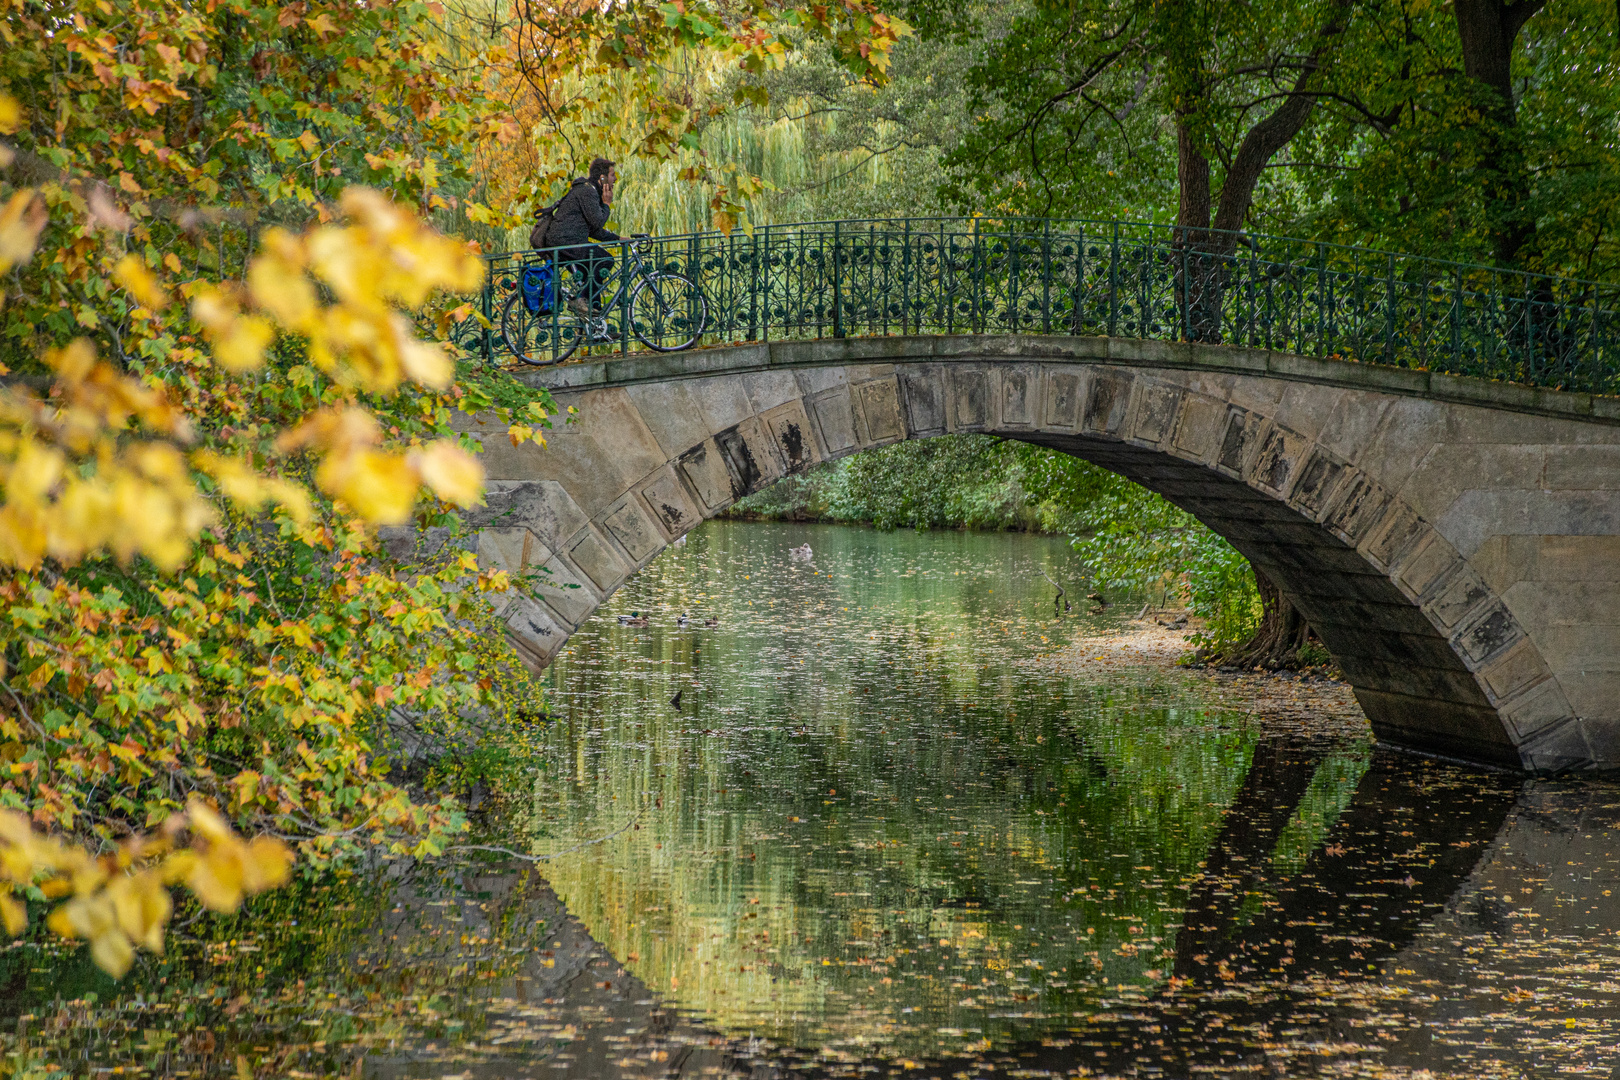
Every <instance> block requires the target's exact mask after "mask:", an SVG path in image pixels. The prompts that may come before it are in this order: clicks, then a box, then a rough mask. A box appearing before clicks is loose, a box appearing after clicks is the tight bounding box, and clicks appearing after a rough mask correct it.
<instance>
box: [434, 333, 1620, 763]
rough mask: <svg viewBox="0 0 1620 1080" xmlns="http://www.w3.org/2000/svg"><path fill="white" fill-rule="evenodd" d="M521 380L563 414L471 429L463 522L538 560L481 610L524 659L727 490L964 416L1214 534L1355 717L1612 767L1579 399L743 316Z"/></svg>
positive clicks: (1234, 359) (1615, 581)
mask: <svg viewBox="0 0 1620 1080" xmlns="http://www.w3.org/2000/svg"><path fill="white" fill-rule="evenodd" d="M525 377H526V378H528V379H530V380H532V381H534V382H535V383H537V384H539V385H545V386H547V387H548V388H550V389H551V390H552V391H553V393H554V394H555V395H556V396H557V398H558V401H559V403H562V404H566V405H573V406H575V407H576V408H578V410H579V414H580V420H579V422H578V423H576V424H573V425H569V426H566V427H563V426H559V428H558V430H556V431H554V432H553V433H552V434H551V435H550V437H549V446H548V447H547V448H546V449H544V450H540V449H538V448H535V447H533V446H527V445H526V446H524V447H520V448H513V447H512V446H511V445H510V442H509V441H508V440H507V439H506V438H505V435H504V431H491V432H490V437H488V438H486V439H484V445H485V454H484V458H485V465H486V468H487V470H488V473H489V477H490V486H489V493H488V506H487V508H486V509H485V510H483V511H481V512H480V513H479V515H478V517H477V519H476V524H477V525H478V526H479V527H480V532H479V534H478V538H477V545H478V551H479V554H480V558H481V561H482V562H484V563H485V564H486V565H491V566H495V567H501V568H505V569H508V570H512V571H519V570H531V571H532V570H537V569H541V568H543V569H544V574H543V575H542V577H543V579H545V580H547V581H549V582H550V583H551V584H550V585H547V586H541V587H538V588H535V589H532V590H529V591H527V592H525V593H523V594H521V595H515V596H514V597H513V598H512V599H511V600H510V601H509V605H510V606H509V608H508V610H507V611H506V612H505V615H506V618H507V625H508V627H509V630H510V632H511V634H512V636H513V639H514V641H515V642H516V643H517V645H518V648H519V650H520V652H521V653H522V654H523V655H524V657H525V658H526V659H527V660H528V661H529V662H531V663H533V664H535V665H536V666H541V665H544V664H546V663H548V662H549V661H550V659H551V658H552V657H553V656H555V655H556V653H557V652H558V650H560V649H561V647H562V645H563V643H564V642H565V641H566V640H567V637H568V635H569V634H570V633H572V631H573V630H574V629H576V628H577V627H578V626H579V625H580V624H581V623H582V622H583V621H584V620H585V619H586V618H588V617H589V616H590V614H591V613H592V612H593V611H594V610H595V609H596V608H597V606H599V605H600V604H601V603H602V602H603V601H605V600H606V599H607V597H608V596H610V595H612V593H613V592H614V591H615V590H617V589H618V588H619V586H620V585H622V584H623V583H624V581H626V580H627V579H628V578H629V577H630V576H631V575H632V574H634V573H635V572H636V571H637V570H638V569H640V568H641V567H643V566H645V565H646V564H647V563H648V562H650V561H651V560H652V559H654V558H655V557H656V556H657V555H658V554H659V552H661V551H662V550H663V549H664V548H665V547H666V546H667V545H669V544H670V543H673V542H674V541H675V540H676V539H677V538H678V537H680V536H681V535H683V534H685V533H686V532H687V531H689V530H690V529H692V528H693V527H695V526H696V525H698V524H699V523H700V522H702V521H703V520H705V519H707V518H709V517H712V516H714V515H715V514H717V513H719V512H720V511H722V510H724V509H725V508H727V507H728V506H730V505H731V504H732V503H733V502H735V501H736V500H737V499H739V498H741V497H743V496H744V495H747V494H750V493H752V492H754V491H757V490H759V489H761V488H763V487H766V486H768V485H770V484H772V483H774V482H775V481H777V480H778V479H780V478H782V477H783V476H786V475H789V474H791V473H795V472H799V471H802V470H804V469H808V468H810V467H811V466H813V465H815V464H817V463H820V462H823V461H831V460H835V459H837V458H840V457H844V456H846V455H849V454H853V453H856V452H859V451H861V450H866V449H870V448H874V447H878V446H884V445H888V444H890V443H894V442H898V441H901V440H903V439H909V438H929V437H933V436H937V435H942V434H946V433H947V432H985V433H990V434H995V435H1000V436H1004V437H1007V438H1012V439H1019V440H1023V441H1027V442H1031V443H1035V444H1038V445H1041V446H1047V447H1051V448H1054V449H1058V450H1062V451H1064V452H1066V453H1070V454H1074V455H1076V456H1078V457H1081V458H1084V459H1086V460H1088V461H1091V462H1094V463H1096V464H1098V465H1100V466H1103V467H1105V468H1108V469H1111V470H1113V471H1115V472H1118V473H1120V474H1122V475H1124V476H1126V477H1128V478H1129V479H1131V480H1134V481H1136V482H1138V483H1140V484H1142V485H1144V486H1145V487H1148V488H1149V489H1151V490H1154V491H1157V492H1159V493H1160V494H1162V495H1163V496H1164V497H1165V498H1167V499H1168V500H1170V501H1171V502H1173V503H1175V504H1176V505H1178V506H1180V507H1182V508H1183V509H1185V510H1187V511H1189V512H1190V513H1192V514H1193V515H1194V516H1196V517H1198V518H1199V519H1200V520H1201V521H1203V522H1205V523H1206V524H1207V525H1209V526H1210V527H1211V528H1212V529H1214V530H1215V531H1216V532H1218V533H1220V534H1221V535H1222V536H1224V537H1226V538H1227V540H1229V541H1230V542H1231V543H1232V545H1233V546H1234V547H1236V548H1237V549H1238V550H1239V551H1241V552H1242V553H1243V554H1244V555H1245V556H1246V557H1248V558H1249V559H1250V560H1251V561H1252V562H1253V563H1254V564H1255V565H1256V566H1258V567H1260V568H1261V569H1263V570H1264V571H1265V572H1266V574H1267V575H1268V576H1270V577H1271V578H1272V580H1273V581H1274V582H1276V584H1277V585H1278V587H1279V588H1280V589H1281V590H1282V592H1283V593H1284V594H1285V595H1286V596H1287V597H1288V598H1289V599H1290V600H1291V601H1292V602H1293V603H1294V604H1295V605H1296V606H1297V607H1298V608H1299V609H1300V610H1301V611H1302V612H1303V613H1304V615H1305V617H1306V618H1307V619H1309V621H1310V622H1311V624H1312V626H1313V627H1314V628H1315V629H1316V631H1317V633H1318V634H1319V635H1320V636H1321V638H1322V640H1323V643H1324V644H1325V645H1326V646H1327V648H1328V649H1329V651H1330V652H1331V653H1332V654H1333V656H1334V658H1335V660H1336V661H1337V662H1338V663H1339V665H1340V667H1341V668H1342V669H1343V671H1344V672H1345V674H1346V676H1347V677H1348V678H1349V680H1350V682H1351V684H1352V686H1353V687H1354V689H1355V693H1356V696H1357V698H1358V700H1359V701H1360V702H1361V704H1362V707H1363V709H1364V710H1365V711H1366V713H1367V715H1368V717H1369V718H1370V719H1371V721H1372V724H1373V729H1374V731H1375V733H1376V734H1377V735H1378V737H1379V738H1380V739H1381V740H1384V741H1387V742H1391V743H1395V744H1399V745H1404V746H1408V747H1412V748H1416V749H1420V750H1424V751H1429V752H1434V753H1439V754H1443V755H1447V756H1451V757H1457V758H1464V759H1468V760H1473V761H1478V762H1483V763H1489V764H1495V765H1502V766H1507V767H1511V768H1525V769H1531V770H1537V771H1559V770H1565V769H1572V768H1590V767H1612V766H1620V657H1617V654H1620V615H1616V614H1612V613H1613V612H1616V611H1620V414H1616V413H1615V412H1613V411H1610V412H1608V413H1607V414H1605V413H1604V409H1605V406H1606V405H1607V404H1608V403H1606V402H1604V401H1603V399H1593V398H1591V397H1589V396H1586V395H1578V394H1560V393H1557V392H1552V391H1540V390H1527V389H1524V388H1519V387H1514V386H1507V385H1504V384H1498V383H1490V382H1486V381H1484V380H1476V379H1469V378H1463V377H1457V376H1447V375H1439V374H1431V373H1428V372H1420V371H1410V370H1403V369H1394V368H1381V367H1376V366H1372V365H1362V364H1354V363H1349V362H1345V361H1338V360H1316V359H1310V358H1305V357H1299V356H1292V355H1285V354H1278V353H1273V352H1267V351H1263V350H1250V349H1240V348H1232V347H1223V346H1210V345H1198V344H1185V343H1180V344H1178V343H1166V342H1153V341H1140V340H1135V339H1131V340H1124V339H1111V338H1079V337H1047V336H1038V335H1007V336H1002V337H990V336H982V335H979V336H966V335H964V336H956V337H951V336H926V337H889V338H874V339H824V340H819V341H798V342H773V343H769V344H751V345H740V346H733V347H726V348H715V349H705V350H701V351H699V352H693V353H682V354H674V355H664V356H639V357H637V356H633V357H627V358H623V359H616V360H609V361H606V362H601V363H588V364H576V365H570V366H565V367H560V368H555V369H547V370H541V371H537V372H532V373H529V374H528V375H526V376H525ZM465 423H466V425H467V427H468V428H469V430H472V431H474V432H481V431H482V430H483V425H482V423H481V422H480V421H479V419H478V418H476V417H468V418H465ZM554 586H565V587H563V588H557V587H554ZM1604 610H1606V611H1608V612H1610V613H1611V614H1608V615H1604V614H1603V611H1604ZM1605 618H1606V619H1608V620H1609V622H1608V623H1605V622H1603V621H1602V620H1603V619H1605Z"/></svg>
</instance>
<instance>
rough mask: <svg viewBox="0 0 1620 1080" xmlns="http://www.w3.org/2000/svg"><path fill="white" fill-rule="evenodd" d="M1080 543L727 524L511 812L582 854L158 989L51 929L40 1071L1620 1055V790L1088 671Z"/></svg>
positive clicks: (583, 673)
mask: <svg viewBox="0 0 1620 1080" xmlns="http://www.w3.org/2000/svg"><path fill="white" fill-rule="evenodd" d="M806 540H808V541H809V542H810V543H811V544H812V546H813V548H814V550H815V558H814V560H813V561H812V562H811V563H809V564H805V563H793V562H790V561H789V560H788V559H787V557H786V552H787V549H788V548H789V547H791V546H794V545H797V544H799V543H802V542H804V541H806ZM1067 560H1068V554H1067V552H1066V551H1065V549H1064V548H1063V547H1062V546H1061V545H1057V544H1048V543H1046V542H1043V541H1040V540H1035V539H1032V538H1028V537H997V536H971V535H960V534H937V533H936V534H927V535H923V536H917V535H914V534H897V535H889V536H884V535H880V534H874V533H870V532H865V531H862V530H840V529H809V528H794V527H777V526H757V525H717V524H711V525H709V526H706V527H705V529H704V530H703V531H702V532H700V533H698V534H697V535H695V536H694V538H693V539H692V540H691V541H690V542H689V544H688V545H686V546H685V547H684V548H678V549H675V550H674V551H673V552H672V553H671V554H670V555H668V556H666V557H664V558H663V559H661V560H660V562H658V563H656V564H655V565H654V566H653V567H651V568H649V569H648V571H646V572H645V573H644V574H643V575H642V576H641V577H640V578H638V579H636V581H635V582H633V583H632V585H631V586H630V587H629V588H628V589H627V590H626V593H625V594H624V595H623V596H622V597H620V598H618V599H616V601H615V604H614V605H613V606H612V607H610V608H609V609H607V610H605V611H604V612H603V614H602V616H601V617H599V618H598V619H597V620H596V621H595V622H594V623H593V624H592V625H591V626H590V627H588V628H587V630H586V631H585V632H583V633H582V634H581V635H579V636H578V637H576V639H575V640H574V642H573V643H572V645H571V651H570V655H568V656H567V657H566V658H565V660H564V661H563V662H562V663H560V664H559V665H558V666H557V667H556V668H555V669H554V672H553V675H552V677H553V679H554V680H555V683H556V688H557V689H556V693H555V694H554V697H553V705H554V711H555V712H556V713H557V714H558V719H557V721H556V722H555V723H554V724H553V725H552V726H550V727H549V728H547V729H546V730H545V731H544V747H543V753H542V756H543V759H544V760H543V762H542V764H543V769H542V771H541V773H540V774H539V778H538V780H537V782H536V785H535V789H534V792H533V794H532V796H531V797H529V798H526V799H522V800H519V801H517V802H516V803H511V802H509V803H506V804H501V805H498V806H497V807H496V808H495V809H494V810H493V811H492V812H491V813H490V814H489V815H488V816H487V817H486V818H485V820H484V821H483V823H482V824H483V828H484V829H485V830H487V831H488V832H489V833H490V839H492V840H494V841H497V842H500V843H505V844H507V845H511V846H518V847H522V846H525V845H527V846H530V847H532V849H533V850H535V851H540V852H555V853H558V858H557V859H556V860H555V861H554V862H552V863H549V864H547V865H546V866H545V867H544V869H543V871H540V872H537V871H536V870H535V868H533V867H529V866H525V865H522V864H518V863H511V862H506V861H503V860H501V859H499V858H498V857H492V858H491V859H490V860H488V861H484V862H481V863H480V864H478V865H471V866H459V867H458V866H453V865H442V864H441V865H435V866H425V867H424V866H412V865H407V864H404V863H380V864H378V865H377V866H375V867H371V868H369V869H367V870H366V871H364V872H360V873H356V874H353V875H350V876H349V877H347V878H344V879H328V880H324V881H319V882H305V883H302V884H300V885H299V886H297V887H296V888H292V889H288V890H283V891H280V892H277V893H272V894H269V895H267V896H265V897H261V898H259V899H258V900H256V901H255V902H254V905H253V906H252V908H251V909H250V910H249V911H248V912H247V913H246V914H245V915H243V916H239V917H236V918H231V919H214V918H212V917H204V918H201V919H198V920H196V921H195V922H192V923H189V924H188V925H186V926H185V927H184V928H183V929H182V931H181V933H180V934H178V935H177V937H176V939H175V941H174V943H173V944H172V946H171V949H170V952H169V954H168V955H167V956H166V957H164V958H163V959H162V960H156V961H143V963H142V964H141V965H140V966H139V967H138V968H137V969H136V971H135V972H134V973H132V975H131V976H130V978H129V979H128V980H126V981H125V982H124V983H121V984H114V983H112V982H110V981H109V980H107V979H106V978H105V976H102V975H100V974H99V973H98V972H97V971H96V970H95V969H94V968H93V967H92V966H91V965H89V963H88V961H87V960H85V959H84V957H83V954H82V952H79V951H75V950H66V951H62V950H57V949H54V948H44V949H42V948H41V947H39V946H38V945H17V946H13V947H12V948H10V949H8V950H6V951H4V952H0V1021H3V1022H0V1051H3V1054H4V1056H3V1058H0V1060H3V1061H4V1062H6V1063H8V1064H5V1065H0V1075H17V1076H31V1075H45V1074H46V1073H48V1072H51V1071H52V1070H50V1069H49V1068H48V1066H49V1065H55V1066H56V1068H55V1070H54V1072H55V1074H57V1075H61V1074H63V1073H71V1074H73V1075H86V1074H88V1073H90V1072H92V1071H95V1070H98V1069H106V1068H110V1067H112V1066H127V1065H131V1064H135V1065H139V1066H141V1067H144V1068H146V1069H148V1070H150V1071H151V1072H152V1073H153V1074H155V1075H164V1076H169V1075H173V1076H182V1075H192V1076H220V1077H226V1076H235V1077H242V1076H243V1075H253V1076H272V1075H293V1076H327V1075H337V1074H343V1075H347V1076H371V1077H377V1078H385V1077H386V1078H394V1077H400V1078H404V1077H422V1078H430V1077H442V1076H451V1075H454V1076H458V1077H468V1078H472V1077H477V1078H480V1080H483V1078H489V1080H495V1078H497V1077H499V1078H503V1080H505V1078H517V1077H541V1076H544V1077H551V1078H559V1080H562V1078H581V1080H583V1078H587V1077H593V1078H594V1077H619V1076H623V1077H653V1076H694V1077H695V1076H700V1075H724V1076H749V1077H752V1078H755V1080H764V1078H765V1077H771V1076H783V1077H785V1076H789V1075H793V1076H818V1075H820V1076H834V1075H837V1076H855V1075H872V1074H876V1075H888V1074H904V1075H908V1076H913V1077H930V1078H933V1077H937V1078H939V1080H944V1078H946V1077H955V1076H962V1075H967V1076H984V1077H988V1076H1006V1077H1012V1076H1029V1075H1038V1074H1041V1073H1051V1074H1054V1075H1111V1076H1120V1075H1129V1076H1177V1077H1179V1076H1191V1075H1206V1074H1213V1075H1226V1074H1231V1075H1240V1076H1241V1075H1253V1074H1255V1073H1257V1072H1258V1073H1260V1074H1263V1075H1289V1076H1295V1075H1324V1076H1383V1075H1399V1076H1410V1075H1414V1074H1417V1073H1418V1072H1419V1071H1420V1070H1429V1071H1430V1073H1431V1074H1433V1075H1436V1076H1454V1077H1475V1076H1513V1077H1520V1076H1545V1075H1572V1076H1591V1077H1610V1076H1611V1075H1612V1074H1613V1073H1614V1072H1615V1070H1616V1068H1617V1067H1620V1052H1617V1051H1616V1049H1615V1048H1616V1046H1617V1045H1620V979H1617V977H1616V976H1615V974H1614V973H1615V972H1616V971H1617V970H1620V936H1617V934H1616V932H1615V931H1616V929H1617V928H1620V909H1617V905H1620V896H1616V893H1617V892H1620V880H1617V879H1620V847H1617V845H1616V843H1615V834H1616V829H1617V827H1620V785H1616V784H1613V783H1610V782H1605V781H1557V782H1554V781H1533V782H1529V783H1524V782H1521V781H1518V780H1515V779H1513V778H1509V777H1504V776H1495V775H1486V774H1478V773H1473V772H1470V771H1467V770H1463V769H1458V768H1454V767H1451V766H1446V765H1442V764H1438V763H1434V762H1428V761H1422V760H1417V759H1412V758H1409V757H1403V756H1398V755H1395V754H1391V753H1386V752H1382V751H1374V750H1372V749H1371V748H1369V747H1367V746H1365V745H1361V744H1334V743H1321V744H1302V743H1289V742H1280V741H1277V740H1273V739H1269V738H1263V737H1261V735H1260V733H1259V729H1258V728H1257V727H1256V726H1254V725H1252V724H1251V723H1250V722H1249V721H1248V719H1247V718H1245V717H1243V716H1241V715H1238V714H1233V713H1222V712H1219V711H1215V710H1210V709H1207V708H1205V707H1203V706H1202V705H1201V699H1200V694H1201V688H1202V686H1203V684H1202V683H1201V682H1200V681H1199V677H1198V676H1196V675H1191V674H1177V673H1154V672H1143V671H1134V672H1133V671H1126V670H1121V671H1119V672H1117V673H1116V675H1115V676H1114V677H1111V678H1110V679H1109V680H1108V681H1107V683H1106V684H1104V685H1096V684H1094V685H1081V684H1078V683H1077V682H1073V681H1069V682H1064V681H1060V680H1057V679H1054V677H1053V676H1051V675H1050V674H1049V672H1048V671H1047V669H1046V668H1045V667H1044V666H1043V665H1042V664H1040V663H1039V662H1038V659H1039V654H1040V653H1042V652H1044V651H1050V650H1053V649H1055V648H1057V647H1058V646H1059V645H1061V644H1062V643H1063V642H1065V641H1066V640H1068V639H1069V636H1070V635H1073V634H1076V633H1079V632H1082V631H1086V630H1092V629H1095V623H1085V622H1081V621H1077V620H1065V621H1059V622H1055V623H1054V622H1053V620H1052V618H1051V605H1050V591H1049V589H1047V588H1046V587H1045V585H1044V582H1043V581H1042V580H1041V576H1040V574H1039V573H1038V568H1045V569H1046V570H1047V572H1048V573H1050V574H1051V575H1052V576H1053V577H1055V578H1057V579H1058V580H1060V581H1065V580H1067V578H1066V576H1065V575H1066V574H1067V573H1072V569H1071V567H1070V566H1069V563H1068V561H1067ZM620 610H623V611H626V612H628V611H630V610H636V611H643V612H651V613H652V614H651V618H650V620H649V621H650V623H651V625H650V626H648V627H647V628H645V629H640V628H635V627H624V626H621V625H620V624H619V623H618V622H617V620H616V618H615V615H616V614H617V613H618V612H619V611H620ZM682 611H685V612H688V613H689V614H690V615H692V616H693V618H692V619H691V620H689V622H688V625H687V626H686V627H685V628H682V627H679V626H677V624H676V616H678V615H679V614H680V613H681V612H682ZM704 617H714V618H717V619H718V620H719V623H718V625H717V626H715V627H712V628H704V627H703V626H702V625H701V623H702V619H703V618H704ZM676 691H680V692H681V696H680V700H679V706H678V707H677V706H676V705H673V704H672V703H671V699H672V698H673V697H674V696H675V693H676ZM604 838H606V839H604ZM542 873H543V875H544V876H543V877H542ZM13 1032H15V1034H13Z"/></svg>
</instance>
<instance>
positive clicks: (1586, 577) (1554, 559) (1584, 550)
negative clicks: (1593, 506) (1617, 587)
mask: <svg viewBox="0 0 1620 1080" xmlns="http://www.w3.org/2000/svg"><path fill="white" fill-rule="evenodd" d="M1611 497H1616V498H1617V501H1620V486H1616V487H1615V489H1614V491H1613V493H1612V495H1611ZM1535 576H1536V578H1537V579H1538V580H1541V581H1620V535H1610V536H1601V535H1599V536H1568V535H1563V536H1559V535H1554V536H1541V537H1539V538H1538V543H1537V551H1536V562H1535Z"/></svg>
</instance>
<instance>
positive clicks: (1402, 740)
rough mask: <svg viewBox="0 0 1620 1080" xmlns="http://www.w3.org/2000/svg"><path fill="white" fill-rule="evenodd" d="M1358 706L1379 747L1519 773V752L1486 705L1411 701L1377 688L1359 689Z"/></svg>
mask: <svg viewBox="0 0 1620 1080" xmlns="http://www.w3.org/2000/svg"><path fill="white" fill-rule="evenodd" d="M1355 694H1356V701H1357V702H1358V703H1360V705H1361V710H1362V711H1363V712H1365V713H1366V714H1367V719H1368V720H1370V721H1371V722H1372V728H1373V733H1374V734H1375V735H1377V736H1378V739H1379V741H1380V742H1389V743H1394V744H1395V745H1397V746H1407V747H1411V748H1413V749H1415V750H1426V751H1429V752H1431V753H1438V754H1445V755H1447V756H1449V757H1455V756H1458V755H1457V750H1458V748H1459V747H1467V748H1468V753H1469V757H1470V758H1471V759H1473V760H1475V761H1481V762H1485V763H1487V764H1495V765H1502V766H1505V767H1507V768H1510V769H1517V768H1519V767H1520V756H1519V751H1518V748H1517V747H1516V746H1515V745H1514V742H1513V740H1512V739H1511V738H1510V737H1509V736H1508V733H1507V731H1506V730H1505V729H1504V728H1503V726H1502V721H1501V720H1500V719H1499V718H1498V717H1497V715H1496V713H1495V712H1494V711H1493V710H1492V709H1491V708H1490V707H1489V706H1487V705H1468V704H1464V703H1460V702H1453V701H1439V700H1434V699H1430V698H1424V697H1420V696H1411V695H1406V694H1401V693H1396V692H1392V691H1388V690H1380V689H1377V688H1374V687H1363V686H1359V685H1358V686H1356V687H1355Z"/></svg>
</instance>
